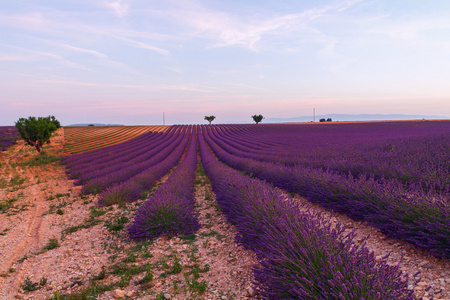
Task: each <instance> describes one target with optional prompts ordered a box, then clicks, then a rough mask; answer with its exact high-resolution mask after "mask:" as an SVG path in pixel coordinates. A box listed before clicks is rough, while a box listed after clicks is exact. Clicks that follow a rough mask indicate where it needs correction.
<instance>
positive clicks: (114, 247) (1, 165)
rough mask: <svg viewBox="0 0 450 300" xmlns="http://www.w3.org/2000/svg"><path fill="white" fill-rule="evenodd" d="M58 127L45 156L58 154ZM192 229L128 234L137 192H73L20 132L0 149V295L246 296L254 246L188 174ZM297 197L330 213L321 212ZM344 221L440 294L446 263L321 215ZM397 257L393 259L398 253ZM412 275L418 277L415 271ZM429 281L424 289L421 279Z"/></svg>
mask: <svg viewBox="0 0 450 300" xmlns="http://www.w3.org/2000/svg"><path fill="white" fill-rule="evenodd" d="M63 143H64V132H63V130H62V129H60V130H59V131H58V133H57V136H56V137H54V138H52V142H51V144H50V145H47V146H46V147H45V148H46V151H47V152H48V155H47V156H46V157H47V159H48V160H50V161H51V158H52V156H58V155H61V154H62V146H63ZM196 190H197V191H196V199H197V210H198V213H199V216H200V222H201V224H202V225H203V226H202V228H201V229H200V230H199V231H198V232H197V234H196V235H190V236H183V237H177V238H172V239H167V238H160V239H157V240H155V241H148V242H140V243H136V242H133V241H130V240H129V239H128V238H127V235H126V225H127V224H129V222H132V219H133V215H134V212H135V210H136V209H137V207H138V206H139V205H140V204H141V203H142V201H143V200H140V201H138V202H137V203H134V204H132V205H128V206H126V207H117V206H114V207H109V208H99V207H97V206H96V197H94V196H83V195H80V187H78V186H74V185H73V181H72V180H68V179H67V176H66V175H65V172H64V167H63V166H61V165H60V164H59V162H57V161H55V162H49V163H45V162H42V161H39V158H38V155H37V153H36V151H35V150H34V149H33V148H31V147H29V146H26V145H25V144H24V143H23V142H22V141H20V142H19V143H18V145H15V146H13V147H11V148H10V149H9V150H8V151H6V152H2V153H0V275H1V276H0V299H64V296H66V299H68V298H69V296H71V297H72V298H71V299H81V298H82V297H84V296H89V295H90V296H93V297H94V298H96V299H119V298H122V299H250V298H254V297H256V296H257V295H255V292H254V289H253V287H252V283H251V282H252V271H251V268H252V266H255V265H256V264H257V261H256V259H255V256H254V253H253V252H251V251H248V250H245V249H243V248H242V247H241V246H239V245H237V244H236V243H235V242H234V236H235V229H234V227H233V226H232V225H230V224H228V223H227V222H226V220H225V217H224V216H223V215H222V213H221V212H220V210H219V208H218V206H217V203H216V202H215V199H214V193H213V192H212V191H211V187H210V184H209V181H208V179H207V178H206V177H205V176H204V175H203V174H202V173H201V172H198V174H197V188H196ZM296 199H298V201H301V202H304V203H305V205H306V206H307V207H309V208H311V209H314V210H320V211H321V212H323V213H324V214H326V215H328V216H330V212H328V211H326V210H324V209H323V208H320V207H319V206H317V205H314V204H310V203H308V202H307V201H306V200H304V199H302V198H301V197H298V196H297V197H296ZM330 217H331V218H332V220H333V222H344V223H345V224H347V226H348V231H350V230H354V231H355V233H356V234H357V238H356V239H357V240H359V241H361V242H363V241H364V237H366V236H367V235H370V236H369V238H368V239H367V241H366V246H367V247H369V249H370V250H372V251H374V253H375V256H376V257H377V259H383V257H384V256H385V255H387V254H389V253H390V255H389V257H388V258H387V261H388V262H389V263H390V264H398V263H399V264H400V267H401V270H402V271H403V272H405V273H409V274H411V275H412V274H415V273H417V272H419V271H420V272H421V273H420V274H419V275H417V276H416V278H413V277H412V276H411V278H410V282H409V287H410V289H414V290H415V294H416V296H417V299H419V298H420V297H423V299H430V298H431V296H434V299H450V263H449V261H448V260H438V259H436V258H434V257H432V256H430V255H429V254H427V253H426V252H424V251H421V250H418V249H416V248H414V247H412V246H410V245H408V244H406V243H404V242H401V241H398V240H394V239H390V238H386V237H385V236H384V235H383V234H381V233H380V232H379V231H378V230H376V229H374V228H372V227H370V226H368V225H367V224H364V223H361V222H355V221H352V220H350V219H348V218H347V217H345V216H343V215H339V214H333V215H332V216H330ZM402 257H403V259H401V258H402ZM419 278H420V281H419V280H418V279H419ZM430 286H431V288H429V287H430Z"/></svg>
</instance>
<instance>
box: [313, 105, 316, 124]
mask: <svg viewBox="0 0 450 300" xmlns="http://www.w3.org/2000/svg"><path fill="white" fill-rule="evenodd" d="M313 122H314V123H315V122H316V109H315V108H313Z"/></svg>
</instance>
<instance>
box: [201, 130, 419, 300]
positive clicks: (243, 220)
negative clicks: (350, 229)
mask: <svg viewBox="0 0 450 300" xmlns="http://www.w3.org/2000/svg"><path fill="white" fill-rule="evenodd" d="M206 140H208V141H209V142H210V144H211V145H212V143H211V141H210V139H209V137H208V136H207V135H206ZM199 148H200V155H201V159H202V163H203V166H204V168H205V172H206V173H207V175H208V177H209V178H210V180H211V183H212V186H213V189H214V192H215V193H216V196H217V201H218V203H219V205H220V207H221V209H222V211H223V212H224V213H225V215H226V216H227V219H228V221H229V222H231V223H233V224H235V225H236V227H237V230H238V237H237V238H238V240H239V241H240V242H241V243H242V244H243V245H245V246H246V247H248V248H251V249H252V250H254V251H255V252H256V253H257V257H258V259H259V262H260V267H257V268H255V270H254V278H255V281H256V283H257V285H258V290H259V291H260V292H261V294H262V295H263V296H264V297H265V298H268V299H413V296H412V292H410V291H408V290H407V288H406V281H403V280H402V279H401V276H400V274H401V272H400V271H399V269H398V267H392V266H388V265H387V264H386V263H385V262H384V261H380V262H376V261H375V259H374V255H373V253H369V251H368V250H367V248H365V247H358V246H357V245H356V244H355V243H354V242H353V235H352V234H349V235H344V227H343V226H342V225H341V224H337V226H336V227H333V226H332V225H331V223H330V221H329V220H325V219H324V218H323V217H322V216H320V215H318V214H312V213H309V212H304V209H302V208H301V207H300V205H299V204H298V202H295V201H293V200H292V199H287V200H286V199H285V197H284V196H283V195H282V194H281V192H279V191H277V190H275V189H274V188H272V187H271V186H270V185H268V184H266V183H264V182H262V181H260V180H257V179H251V178H249V177H247V176H245V175H242V174H241V173H240V172H238V171H236V170H234V169H231V168H230V167H227V166H225V165H224V164H222V163H220V162H219V161H218V160H217V159H216V158H214V157H213V155H212V153H211V152H210V150H209V149H208V147H207V145H206V143H205V141H204V139H203V138H202V137H201V136H200V137H199ZM216 153H217V152H216Z"/></svg>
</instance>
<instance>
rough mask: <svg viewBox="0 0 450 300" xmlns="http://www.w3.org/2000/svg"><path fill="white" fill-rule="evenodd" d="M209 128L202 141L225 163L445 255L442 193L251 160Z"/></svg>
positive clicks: (449, 224) (449, 236) (445, 198)
mask: <svg viewBox="0 0 450 300" xmlns="http://www.w3.org/2000/svg"><path fill="white" fill-rule="evenodd" d="M214 131H215V128H214V127H212V128H211V127H207V130H206V132H207V133H206V134H205V139H206V141H207V142H208V144H209V145H210V147H211V148H212V149H213V151H214V153H215V154H216V155H217V157H218V158H219V159H220V160H221V161H223V162H225V163H226V164H228V165H229V166H231V167H233V168H235V169H238V170H241V171H245V172H247V173H248V174H252V175H253V176H256V177H258V178H260V179H263V180H266V181H268V182H270V183H272V184H274V185H276V186H279V187H281V188H283V189H285V190H287V191H289V192H295V193H298V194H300V195H302V196H304V197H306V198H307V199H309V200H310V201H313V202H317V203H320V204H321V205H323V206H325V207H329V208H332V209H334V210H336V211H339V212H342V213H345V214H347V215H349V216H350V217H352V218H355V219H360V220H365V221H368V222H369V223H370V224H372V225H373V226H375V227H377V228H380V229H381V231H382V232H383V233H385V234H387V235H389V236H392V237H395V238H400V239H403V240H405V241H408V242H410V243H412V244H414V245H416V246H418V247H420V248H423V249H427V250H429V251H430V252H431V253H433V254H434V255H436V256H438V257H446V258H450V244H449V240H450V205H449V195H448V194H447V193H445V191H437V192H430V191H428V192H424V190H423V189H422V188H421V187H418V186H416V187H414V186H405V185H403V184H401V183H400V182H398V181H396V180H384V179H383V180H375V179H374V178H373V177H366V176H360V177H353V176H352V175H351V174H350V175H348V174H341V173H337V172H333V171H329V170H325V171H324V170H322V169H320V168H312V167H309V166H304V165H295V166H289V165H285V164H280V163H271V162H267V161H257V160H254V159H250V158H247V157H248V155H247V156H246V155H244V153H243V152H242V151H240V152H239V151H237V150H236V149H234V148H232V147H229V145H228V144H227V143H226V142H224V140H223V139H221V138H218V136H216V135H214ZM225 150H226V151H225ZM227 151H228V152H227ZM246 153H247V154H248V153H250V152H249V151H248V152H246Z"/></svg>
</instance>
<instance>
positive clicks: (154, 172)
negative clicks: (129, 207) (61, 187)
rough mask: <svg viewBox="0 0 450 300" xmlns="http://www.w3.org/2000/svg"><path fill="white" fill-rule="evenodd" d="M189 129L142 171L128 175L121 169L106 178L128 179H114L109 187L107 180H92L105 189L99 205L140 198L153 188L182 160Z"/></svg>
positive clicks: (108, 180)
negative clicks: (143, 193)
mask: <svg viewBox="0 0 450 300" xmlns="http://www.w3.org/2000/svg"><path fill="white" fill-rule="evenodd" d="M189 131H190V130H187V132H185V133H184V138H183V140H182V141H181V143H179V144H177V143H174V147H170V148H167V149H165V150H164V151H162V152H161V153H160V154H158V155H157V156H156V157H154V159H153V160H154V161H155V164H153V165H150V164H149V165H148V166H147V167H146V168H145V169H144V170H143V171H141V172H140V173H137V174H132V175H128V174H129V173H127V172H128V169H125V171H119V172H117V174H112V175H111V177H106V179H105V181H106V182H111V181H113V180H116V178H119V177H120V176H124V175H126V176H127V179H126V180H125V181H117V180H116V181H113V182H114V183H115V184H113V185H111V186H109V187H108V184H105V181H100V180H92V181H91V182H95V184H101V187H102V188H103V189H102V190H104V192H102V193H101V194H100V195H99V198H98V202H99V205H111V204H121V203H126V202H132V201H135V200H137V199H139V197H140V195H141V194H142V192H144V191H145V190H148V189H150V188H152V187H153V185H154V184H155V183H156V181H157V180H158V179H160V178H161V177H163V176H164V175H165V174H167V172H169V171H170V169H172V168H173V167H174V166H176V164H177V163H178V162H179V161H180V159H181V157H182V155H183V153H184V151H185V149H186V145H187V143H188V141H189V137H190V134H189ZM132 170H134V169H132ZM121 178H124V177H121ZM91 182H90V183H91ZM90 183H88V184H87V185H85V186H83V188H82V191H83V189H84V188H86V187H92V186H93V185H90ZM96 188H97V187H96ZM98 189H100V188H98Z"/></svg>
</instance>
